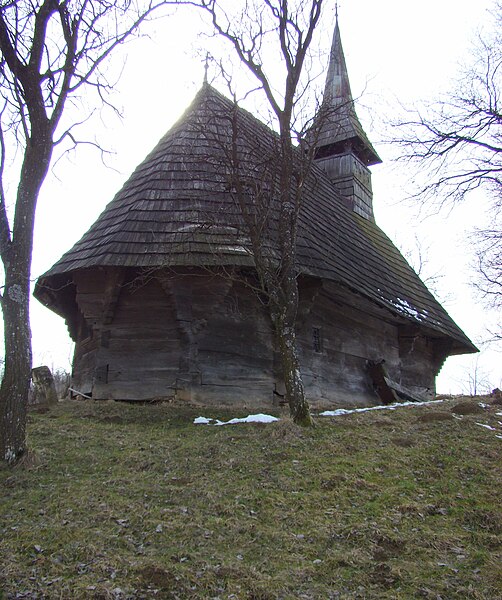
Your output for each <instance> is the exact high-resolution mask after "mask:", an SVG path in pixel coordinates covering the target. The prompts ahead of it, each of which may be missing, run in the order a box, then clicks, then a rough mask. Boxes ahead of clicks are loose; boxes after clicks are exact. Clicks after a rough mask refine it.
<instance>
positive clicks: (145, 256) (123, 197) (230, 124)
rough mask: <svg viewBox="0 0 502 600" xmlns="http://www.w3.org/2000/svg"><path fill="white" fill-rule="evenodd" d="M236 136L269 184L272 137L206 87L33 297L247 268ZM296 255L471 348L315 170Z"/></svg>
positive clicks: (51, 301) (256, 181)
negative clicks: (236, 187) (115, 269)
mask: <svg viewBox="0 0 502 600" xmlns="http://www.w3.org/2000/svg"><path fill="white" fill-rule="evenodd" d="M235 127H237V129H236V128H235ZM236 131H237V132H238V136H237V144H238V147H239V152H240V153H241V155H240V156H241V163H246V161H247V163H248V164H246V165H244V167H243V169H245V172H246V177H247V181H248V185H249V188H250V189H251V188H252V187H253V186H254V189H256V186H257V185H260V186H262V187H263V186H264V185H266V184H267V183H266V182H265V180H264V179H263V178H261V180H260V177H261V176H260V175H259V171H258V170H257V168H258V167H257V165H258V162H257V161H261V162H260V164H266V163H267V161H268V160H269V159H270V157H272V156H273V154H274V152H275V148H276V143H277V136H276V134H274V133H273V132H272V131H271V130H270V129H269V128H268V127H267V126H266V125H264V124H263V123H262V122H260V121H259V120H257V119H256V118H255V117H253V116H252V115H251V114H250V113H248V112H247V111H245V110H243V109H241V108H239V107H237V105H236V104H234V103H233V102H232V101H230V100H229V99H227V98H226V97H224V96H223V95H221V94H220V93H219V92H217V91H216V90H215V89H214V88H212V87H211V86H209V85H207V84H204V86H203V87H202V89H201V90H200V91H199V92H198V94H197V95H196V97H195V99H194V100H193V102H192V104H191V106H190V107H189V108H188V109H187V111H186V112H185V114H184V115H183V116H182V117H181V119H180V120H179V121H178V122H177V123H176V124H175V125H174V126H173V127H172V129H171V130H170V131H169V132H168V133H167V134H166V135H164V137H163V138H162V139H161V140H160V142H159V143H158V144H157V146H156V147H155V148H154V150H153V151H152V152H151V153H150V154H149V155H148V156H147V157H146V159H145V160H144V161H143V162H142V163H141V164H140V165H139V166H138V167H137V168H136V170H135V171H134V172H133V174H132V175H131V177H130V178H129V179H128V181H126V183H125V184H124V186H123V187H122V189H121V190H120V191H119V192H118V194H117V195H116V196H115V198H114V199H113V200H112V201H111V202H110V203H109V204H108V205H107V206H106V208H105V209H104V211H103V212H102V214H101V215H100V216H99V218H98V219H97V221H96V222H95V223H94V224H93V225H92V227H91V228H90V229H89V230H88V231H87V233H85V234H84V236H83V237H82V238H81V239H80V240H79V241H78V242H77V243H76V244H75V245H74V246H73V248H72V249H71V250H69V251H68V252H67V253H66V254H64V255H63V256H62V258H61V259H60V260H59V261H58V262H57V263H56V264H55V265H54V266H53V267H52V268H51V269H50V270H49V271H47V273H45V274H44V275H42V276H41V277H40V278H39V280H38V282H37V285H36V289H35V296H36V297H37V298H39V299H40V300H41V301H42V302H43V303H44V304H46V305H48V306H51V307H52V308H53V309H54V310H56V311H57V312H61V309H59V310H58V305H60V304H61V303H60V302H58V294H60V293H61V294H62V293H67V292H64V290H63V291H62V292H60V291H59V290H60V289H63V288H64V285H65V283H68V282H70V281H71V274H72V273H73V272H74V271H77V270H80V269H93V268H99V267H106V266H120V267H134V268H159V267H187V266H190V267H194V266H211V265H232V266H250V267H252V266H253V258H252V254H251V251H250V244H249V241H248V238H247V236H246V235H243V230H242V226H241V222H242V218H241V216H240V211H239V207H238V206H237V205H236V201H235V198H234V196H233V194H232V182H231V178H230V177H229V172H228V171H229V169H228V162H227V154H228V149H229V144H230V143H231V140H232V139H233V138H232V136H233V135H235V132H236ZM297 159H298V160H300V155H299V154H298V155H297ZM276 215H277V213H276V212H275V210H274V209H273V207H272V208H271V211H270V231H271V234H270V236H269V238H268V241H266V242H265V244H266V246H267V247H268V249H269V251H270V253H271V255H273V252H274V241H273V237H274V231H276V227H275V226H274V223H275V224H276V223H277V219H276ZM297 253H298V268H299V272H300V274H302V275H306V276H312V277H316V278H323V279H325V280H329V281H332V282H335V283H337V284H340V285H341V286H342V287H343V288H344V289H346V290H349V291H350V292H351V293H355V294H358V295H359V296H360V297H363V298H365V299H366V300H369V301H370V302H371V303H372V305H375V306H376V307H379V310H380V309H387V311H386V314H388V316H389V319H391V315H394V317H392V318H396V317H398V318H399V319H401V321H402V320H404V321H405V322H411V323H414V324H416V325H419V326H422V327H426V328H427V329H428V330H430V331H431V332H432V333H433V334H434V332H435V335H436V336H437V337H447V338H449V339H450V340H452V341H453V350H452V352H454V353H455V352H457V353H463V352H473V351H475V350H476V349H475V347H474V346H473V345H472V343H471V342H470V341H469V339H468V338H467V337H466V336H465V334H464V333H463V332H462V331H461V330H460V329H459V328H458V326H457V325H456V324H455V323H454V322H453V321H452V319H451V318H450V317H449V315H448V314H447V313H446V311H445V310H444V309H443V308H442V306H441V305H440V304H439V303H438V302H437V301H436V299H435V298H434V297H433V296H432V295H431V293H430V292H429V291H428V290H427V288H426V287H425V285H424V284H423V283H422V281H421V280H420V279H419V277H418V276H417V275H416V274H415V272H414V271H413V270H412V269H411V267H410V266H409V265H408V264H407V262H406V261H405V259H404V258H403V257H402V255H401V254H400V252H399V251H398V250H397V249H396V247H395V246H394V245H393V244H392V242H391V241H390V240H389V238H388V237H387V236H386V235H385V234H384V233H383V232H382V230H381V229H380V228H379V227H378V226H377V225H376V224H375V223H373V222H370V221H368V220H366V219H364V218H362V217H360V216H358V215H357V214H355V213H354V212H353V211H351V210H350V209H349V208H348V207H347V206H346V205H345V204H344V202H343V200H342V199H341V198H340V197H339V195H338V193H337V192H336V190H335V189H334V187H333V185H332V183H331V182H330V181H329V179H328V178H327V176H326V175H325V174H324V172H323V171H322V170H321V169H320V168H318V167H317V166H316V165H315V164H314V165H313V166H312V170H311V171H310V174H309V175H308V178H307V180H306V182H305V185H304V196H303V203H302V208H301V211H300V215H299V223H298V246H297Z"/></svg>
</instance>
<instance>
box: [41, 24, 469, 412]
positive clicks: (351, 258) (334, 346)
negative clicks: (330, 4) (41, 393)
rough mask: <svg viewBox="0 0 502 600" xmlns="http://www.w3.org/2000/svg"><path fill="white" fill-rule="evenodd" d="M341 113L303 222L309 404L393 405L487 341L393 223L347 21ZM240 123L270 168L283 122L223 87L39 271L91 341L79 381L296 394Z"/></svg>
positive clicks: (421, 395)
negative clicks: (379, 181)
mask: <svg viewBox="0 0 502 600" xmlns="http://www.w3.org/2000/svg"><path fill="white" fill-rule="evenodd" d="M323 110H324V112H325V114H327V115H328V117H327V118H326V119H324V121H323V122H322V123H321V124H320V125H319V128H318V131H317V133H318V135H317V136H316V147H315V160H314V164H313V166H312V168H311V170H310V171H309V174H308V176H307V180H306V181H305V185H304V192H303V199H302V205H301V211H300V214H299V223H298V247H297V256H298V285H299V293H300V303H299V313H298V322H297V337H298V341H299V353H300V360H301V372H302V376H303V380H304V384H305V388H306V394H307V398H308V400H309V402H310V404H311V406H313V407H315V408H320V407H335V406H347V405H371V404H378V403H380V402H382V401H386V400H388V399H389V398H388V396H386V395H385V394H386V392H385V390H384V391H382V390H383V388H382V386H383V387H386V386H390V388H391V389H390V393H391V395H392V394H395V397H401V398H414V399H430V398H432V397H433V395H434V392H435V377H436V375H437V374H438V372H439V370H440V369H441V366H442V365H443V363H444V361H445V359H446V358H447V357H448V356H450V355H453V354H463V353H470V352H475V351H476V348H475V347H474V346H473V344H472V343H471V342H470V340H469V339H468V338H467V337H466V336H465V334H464V333H463V332H462V331H461V330H460V329H459V327H458V326H457V325H456V324H455V323H454V322H453V321H452V319H451V318H450V317H449V315H448V314H447V313H446V311H445V310H444V309H443V308H442V306H441V305H440V304H439V303H438V302H437V300H436V299H435V298H434V297H433V296H432V294H431V293H430V292H429V291H428V290H427V288H426V287H425V285H424V284H423V283H422V282H421V280H420V279H419V277H418V276H417V275H416V274H415V272H414V271H413V270H412V269H411V268H410V266H409V265H408V264H407V262H406V260H405V259H404V258H403V257H402V255H401V254H400V252H399V251H398V250H397V249H396V247H395V246H394V245H393V244H392V242H391V241H390V240H389V238H388V237H387V236H386V235H385V234H384V233H383V232H382V231H381V229H380V228H379V227H378V226H377V225H376V223H375V219H374V216H373V199H372V188H371V173H370V171H369V169H368V167H369V166H371V165H374V164H377V163H379V162H380V159H379V157H378V155H377V153H376V152H375V150H374V148H373V147H372V145H371V143H370V141H369V140H368V138H367V136H366V134H365V132H364V131H363V128H362V126H361V124H360V122H359V120H358V117H357V115H356V113H355V110H354V103H353V99H352V95H351V91H350V85H349V79H348V75H347V69H346V64H345V59H344V55H343V51H342V46H341V41H340V31H339V28H338V24H337V25H336V27H335V33H334V37H333V45H332V49H331V54H330V60H329V68H328V72H327V78H326V88H325V92H324V100H323V107H322V109H321V111H320V113H322V112H323ZM236 127H237V129H236ZM236 131H237V132H238V135H237V137H238V149H239V152H241V153H242V156H245V157H246V160H247V162H248V163H249V162H251V165H248V166H247V173H248V175H249V173H255V174H256V173H257V170H256V166H257V164H258V161H262V162H264V161H266V157H267V156H271V155H272V153H273V151H274V147H275V144H276V136H275V134H274V133H273V132H272V131H271V130H270V129H269V128H268V127H267V126H265V125H264V124H263V123H262V122H260V121H259V120H257V119H256V118H254V117H253V116H252V115H250V114H249V113H248V112H246V111H244V110H242V109H241V108H239V107H237V106H236V105H235V104H234V103H233V102H232V101H230V100H228V99H227V98H226V97H224V96H223V95H221V94H220V93H219V92H217V91H216V90H215V89H214V88H213V87H211V86H210V85H208V84H207V83H205V84H204V85H203V87H202V89H201V90H200V91H199V92H198V94H197V95H196V97H195V99H194V100H193V102H192V104H191V105H190V106H189V108H188V109H187V110H186V112H185V114H184V115H183V116H182V117H181V119H180V120H179V121H178V122H177V123H176V124H175V125H174V126H173V127H172V129H171V130H170V131H169V132H168V133H167V134H166V135H165V136H164V137H163V138H162V139H161V140H160V142H159V143H158V145H157V146H156V147H155V148H154V150H153V151H152V152H151V153H150V154H149V156H147V158H146V159H145V160H144V161H143V162H142V163H141V164H140V165H139V166H138V167H137V169H136V170H135V171H134V173H133V174H132V175H131V177H130V178H129V180H128V181H127V182H126V183H125V184H124V186H123V188H122V189H121V190H120V191H119V192H118V194H117V195H116V196H115V198H114V199H113V200H112V202H110V204H108V206H107V207H106V208H105V210H104V211H103V213H102V214H101V215H100V217H99V218H98V220H97V221H96V222H95V223H94V225H93V226H92V227H91V228H90V229H89V231H88V232H87V233H86V234H85V235H84V236H83V237H82V239H81V240H80V241H78V242H77V243H76V244H75V246H74V247H73V248H72V249H71V250H70V251H69V252H67V253H66V254H64V256H63V257H62V258H61V259H60V260H59V261H58V262H57V263H56V264H55V265H54V266H53V267H52V268H51V269H50V270H49V271H48V272H47V273H45V274H44V275H43V276H41V277H40V279H39V280H38V282H37V285H36V289H35V296H36V298H37V299H38V300H40V301H41V302H42V303H43V304H44V305H45V306H47V307H48V308H50V309H51V310H53V311H54V312H56V313H57V314H59V315H61V317H63V318H64V319H65V320H66V323H67V326H68V330H69V333H70V335H71V337H72V339H73V340H74V341H75V355H74V359H73V372H72V387H73V388H74V389H75V390H78V391H79V392H81V393H82V394H86V395H88V396H91V397H92V398H94V399H97V400H100V399H115V400H127V401H160V400H168V401H173V402H180V403H191V404H200V405H233V406H238V407H240V408H244V407H246V408H252V409H255V408H265V409H266V408H273V407H274V406H275V405H277V403H279V402H280V400H281V395H282V394H283V392H284V390H283V383H282V381H281V368H280V365H279V363H278V355H277V352H276V349H275V347H274V346H275V344H274V335H273V331H272V326H271V322H270V318H269V316H268V314H267V309H266V307H264V305H263V303H262V301H261V299H260V297H259V295H257V294H256V293H254V291H253V290H252V289H251V287H250V285H248V281H249V278H252V276H253V265H254V262H253V255H252V252H251V250H250V243H249V236H246V235H245V234H244V233H243V230H242V227H240V225H239V224H240V219H241V217H242V215H241V214H240V212H239V207H238V206H236V202H235V197H234V195H233V193H232V187H231V185H230V184H229V167H228V163H227V159H228V154H229V152H228V149H229V148H230V144H231V143H232V140H234V141H235V139H236ZM250 157H251V158H250ZM253 157H254V158H253ZM244 162H245V161H244ZM252 184H253V182H252V181H251V183H250V184H249V185H250V187H252ZM250 202H251V201H250ZM271 220H272V221H273V218H272V219H271ZM269 237H270V248H269V250H270V252H271V253H273V235H272V236H269ZM382 361H385V372H384V371H383V370H381V369H380V371H378V369H377V371H378V372H377V373H376V374H375V372H374V371H375V369H374V368H373V370H372V368H371V365H373V367H374V365H379V364H382ZM384 376H385V381H381V382H380V383H382V385H380V383H379V378H380V380H383V379H384ZM388 391H389V390H387V392H388Z"/></svg>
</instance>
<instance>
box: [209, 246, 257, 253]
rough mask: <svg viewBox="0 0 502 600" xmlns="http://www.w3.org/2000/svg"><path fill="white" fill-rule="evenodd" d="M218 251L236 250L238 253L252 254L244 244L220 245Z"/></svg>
mask: <svg viewBox="0 0 502 600" xmlns="http://www.w3.org/2000/svg"><path fill="white" fill-rule="evenodd" d="M217 251H218V252H235V253H237V254H250V252H249V251H248V250H247V248H244V246H230V245H229V246H219V247H218V248H217Z"/></svg>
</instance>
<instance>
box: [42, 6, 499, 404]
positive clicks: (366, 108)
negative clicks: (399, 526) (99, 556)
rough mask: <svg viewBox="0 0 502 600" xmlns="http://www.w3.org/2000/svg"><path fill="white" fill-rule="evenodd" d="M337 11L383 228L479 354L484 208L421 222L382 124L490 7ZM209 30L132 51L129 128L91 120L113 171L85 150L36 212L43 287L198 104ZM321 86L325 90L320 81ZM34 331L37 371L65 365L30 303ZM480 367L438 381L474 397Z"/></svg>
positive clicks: (50, 324)
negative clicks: (420, 262)
mask: <svg viewBox="0 0 502 600" xmlns="http://www.w3.org/2000/svg"><path fill="white" fill-rule="evenodd" d="M339 5H340V7H339V22H340V28H341V34H342V41H343V45H344V50H345V56H346V60H347V65H348V69H349V76H350V79H351V85H352V91H353V95H354V97H359V96H360V97H361V98H360V106H359V108H358V113H359V115H360V118H361V120H362V122H363V125H364V127H365V128H366V132H367V133H368V135H369V137H370V139H371V140H372V141H373V143H374V145H375V146H376V149H377V151H378V153H379V154H380V156H381V158H382V159H383V160H384V164H382V165H377V166H375V167H372V173H373V188H374V207H375V213H376V218H377V222H378V223H379V225H380V226H381V227H382V228H383V229H384V231H385V232H386V233H387V234H388V235H389V236H390V237H391V238H392V239H393V241H394V242H395V243H396V245H397V246H398V247H400V248H401V249H403V251H405V252H408V251H411V252H412V254H413V250H414V248H415V249H416V242H415V240H416V239H418V240H419V243H420V245H421V247H422V249H423V250H425V251H426V254H427V256H428V260H429V263H428V265H427V269H426V272H425V275H426V276H427V275H428V274H437V273H439V274H440V275H441V276H442V277H441V278H440V279H439V281H438V283H437V287H438V297H439V299H440V300H441V301H444V305H445V307H446V308H447V310H448V311H449V312H450V314H451V315H452V317H453V318H454V320H455V321H456V322H457V323H458V324H459V325H460V327H461V328H462V329H463V330H464V331H465V332H466V333H467V334H468V335H469V336H470V337H471V339H472V340H473V342H474V343H476V344H478V345H479V344H480V343H481V342H482V340H483V339H485V338H486V337H487V334H486V332H485V324H486V323H488V322H489V321H491V323H492V324H493V323H494V322H495V321H496V319H497V316H496V315H494V314H493V313H492V314H490V313H489V312H488V311H486V309H485V308H484V306H483V304H482V302H480V300H479V298H477V297H476V296H475V293H474V291H473V289H472V287H471V286H470V285H469V281H470V280H471V278H472V271H471V270H470V265H471V263H472V262H473V255H472V245H471V244H470V243H469V241H468V240H467V235H468V232H469V231H470V230H472V228H473V226H475V225H476V224H478V225H482V223H483V220H484V218H485V217H484V216H483V210H482V207H483V205H484V204H485V199H484V198H482V197H477V198H473V199H472V201H471V202H468V203H466V204H465V205H463V206H461V207H458V208H456V209H454V210H453V211H452V212H450V213H448V212H442V213H440V214H439V215H436V216H427V215H426V213H424V212H422V213H421V214H419V211H418V207H417V206H413V205H410V204H409V203H404V202H403V199H404V198H405V197H406V188H405V186H406V175H407V174H406V173H405V172H403V170H402V168H399V169H396V166H395V165H394V164H393V163H392V161H391V158H392V156H393V149H392V147H389V146H387V145H385V144H381V143H380V142H381V141H382V140H383V139H384V137H385V135H386V133H387V132H386V129H385V123H386V121H388V120H389V118H391V117H392V116H393V115H394V113H395V112H396V110H397V107H398V106H399V104H400V103H401V104H403V105H405V106H412V105H419V104H420V102H421V101H425V100H432V99H434V98H435V97H437V95H438V93H439V91H440V90H447V89H448V86H449V84H450V85H451V81H452V79H453V78H454V76H455V74H456V72H457V71H458V68H459V64H461V63H462V62H465V61H466V60H467V58H468V53H469V46H470V44H471V41H472V39H473V38H474V36H475V35H476V32H477V31H478V30H480V29H482V28H483V27H485V28H486V26H487V22H488V14H487V12H486V9H487V7H489V6H490V2H489V1H488V0H486V1H485V0H477V1H476V2H475V3H474V2H472V1H468V0H440V1H439V2H438V0H422V2H403V0H381V1H380V2H375V1H374V0H350V1H349V0H345V1H341V2H340V3H339ZM333 25H334V10H331V11H330V10H327V11H326V12H325V16H324V22H323V32H322V34H321V35H320V36H319V38H318V41H317V42H316V43H317V45H318V46H319V50H320V51H322V52H324V53H325V56H324V58H322V59H320V60H322V61H325V62H323V63H322V64H326V66H327V52H328V51H329V44H330V41H331V35H332V29H333ZM202 27H203V23H202V21H201V19H200V18H199V17H198V16H196V15H194V14H193V13H191V12H188V11H186V12H184V13H183V14H180V13H178V14H177V15H176V16H175V17H172V18H167V19H164V20H162V21H157V22H156V23H155V24H153V26H151V27H149V29H148V31H149V33H150V39H141V40H136V41H134V42H132V43H130V44H128V45H127V48H126V50H125V52H124V54H123V59H124V63H123V65H124V69H123V72H122V76H121V79H120V81H119V83H118V84H117V86H116V94H115V97H114V101H115V103H116V104H117V105H119V106H121V108H122V112H123V120H122V121H120V120H118V119H117V118H115V117H113V116H112V115H111V113H110V112H109V111H108V112H107V111H105V112H103V113H101V115H100V116H99V117H98V118H95V119H94V121H93V132H94V133H95V134H96V136H98V137H99V141H100V142H101V143H102V144H103V145H105V146H107V147H108V148H111V149H113V151H114V154H112V155H110V156H109V157H107V158H106V162H107V164H108V165H109V167H111V168H105V166H104V165H103V164H102V163H101V162H100V156H99V154H98V153H97V152H96V151H94V150H92V149H91V148H86V147H81V148H80V150H79V151H78V152H77V153H76V154H75V155H72V157H70V159H69V160H68V159H65V160H63V161H61V162H60V163H59V164H58V165H57V166H56V167H55V169H54V170H53V174H52V175H51V176H50V178H49V179H48V181H47V182H46V184H45V186H44V188H43V191H42V194H41V198H40V202H39V208H38V213H37V225H36V235H35V251H34V260H33V276H34V278H35V279H36V277H38V276H39V275H40V274H42V273H43V272H44V271H46V270H47V269H48V268H49V267H50V266H52V264H53V263H54V262H55V261H56V260H57V259H58V258H59V257H60V256H61V254H63V253H64V252H65V251H66V250H68V249H69V248H70V247H71V246H72V245H73V244H74V243H75V242H76V241H77V240H78V239H79V238H80V237H81V236H82V235H83V233H84V232H85V231H86V230H87V229H88V228H89V227H90V225H91V224H92V223H93V222H94V221H95V220H96V218H97V217H98V215H99V214H100V212H101V211H102V210H103V209H104V207H105V205H106V204H107V203H108V202H109V201H110V200H111V199H112V198H113V196H114V194H115V193H116V192H117V191H118V190H119V188H120V186H121V185H122V183H123V182H124V180H125V179H126V178H127V177H128V176H129V175H130V173H131V171H132V170H133V169H134V168H135V167H136V166H137V165H138V164H139V163H140V162H141V161H142V160H143V159H144V158H145V156H146V154H147V153H148V152H149V151H150V150H151V149H152V148H153V147H154V145H155V144H156V143H157V141H158V140H159V138H160V137H161V136H162V135H163V134H164V133H165V132H166V131H167V130H168V129H169V127H170V126H171V125H172V124H173V123H174V121H175V120H176V119H177V118H179V116H180V115H181V114H182V112H183V110H184V109H185V108H186V107H187V106H188V104H189V103H190V101H191V99H192V98H193V96H194V95H195V93H196V92H197V90H198V89H199V87H200V85H201V83H202V79H203V74H204V69H203V62H202V60H201V58H200V56H201V54H200V53H197V51H198V50H200V49H201V48H204V46H205V45H208V46H209V45H210V44H214V42H210V41H206V40H204V39H202V38H200V37H199V36H198V35H197V34H198V32H199V31H200V30H201V28H202ZM117 64H118V63H117ZM120 66H122V63H120ZM116 70H118V67H117V66H116ZM319 71H321V69H319ZM210 76H211V73H210ZM322 79H324V75H323V76H322ZM318 84H319V85H321V87H322V82H321V83H319V82H318ZM220 89H223V88H220ZM87 135H88V133H87ZM415 254H416V253H415ZM413 260H414V259H412V262H413ZM32 330H33V345H34V352H35V364H36V365H38V364H48V365H49V366H51V367H54V368H57V367H66V368H68V367H69V363H70V361H71V354H72V346H71V344H70V341H69V338H68V335H67V333H66V329H65V326H64V323H63V321H62V319H61V318H59V317H57V316H56V315H54V314H53V313H51V312H50V311H48V310H46V309H45V308H43V307H42V306H41V305H40V304H39V303H38V302H37V301H36V300H33V302H32ZM475 360H476V359H475V358H472V357H466V358H452V359H449V360H448V361H447V364H446V365H445V367H443V370H442V372H441V374H440V377H439V378H438V391H439V392H457V391H467V386H468V384H469V381H468V380H469V376H470V374H472V373H473V371H474V365H475V362H474V361H475ZM500 362H501V361H500V353H497V352H496V351H495V350H494V349H493V348H492V349H491V350H490V349H488V350H483V352H482V353H481V355H480V358H479V361H478V372H479V376H480V378H482V379H483V380H484V385H485V387H490V386H491V387H495V386H498V387H502V382H501V371H500V367H499V363H500ZM481 376H482V377H481Z"/></svg>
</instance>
